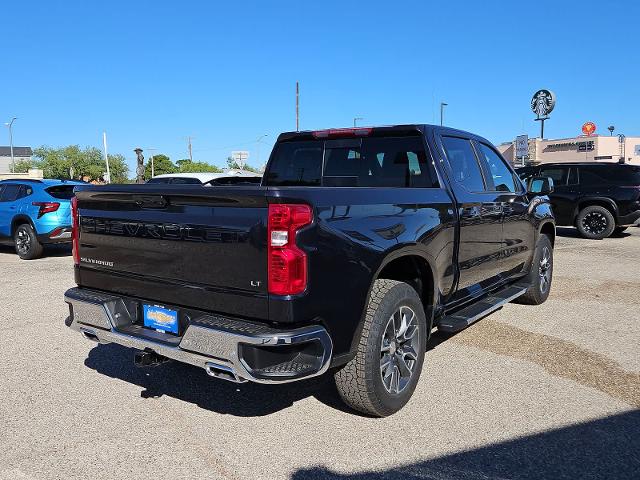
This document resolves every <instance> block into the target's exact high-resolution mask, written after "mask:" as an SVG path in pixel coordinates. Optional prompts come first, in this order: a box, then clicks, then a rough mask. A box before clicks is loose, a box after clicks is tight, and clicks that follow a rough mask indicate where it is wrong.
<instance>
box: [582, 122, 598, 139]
mask: <svg viewBox="0 0 640 480" xmlns="http://www.w3.org/2000/svg"><path fill="white" fill-rule="evenodd" d="M595 131H596V124H595V123H593V122H587V123H585V124H584V125H582V133H584V134H585V135H586V136H587V137H590V136H591V135H593V134H594V132H595Z"/></svg>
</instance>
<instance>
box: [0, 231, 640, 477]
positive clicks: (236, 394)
mask: <svg viewBox="0 0 640 480" xmlns="http://www.w3.org/2000/svg"><path fill="white" fill-rule="evenodd" d="M628 231H629V234H626V235H625V236H624V237H621V238H610V239H607V240H603V241H590V240H584V239H581V238H578V237H577V235H576V234H575V232H574V231H573V230H571V229H559V232H560V233H561V236H560V237H558V239H557V243H556V255H555V275H554V285H553V290H552V293H551V297H550V298H549V300H548V301H547V303H545V304H544V305H542V306H540V307H531V306H522V305H513V304H510V305H507V306H506V307H505V308H504V309H502V310H501V311H499V312H496V313H495V314H493V315H491V316H489V317H487V318H485V319H483V320H481V321H480V322H478V323H477V324H475V325H473V326H471V327H470V328H468V329H467V330H465V331H463V332H461V333H459V334H457V335H455V336H450V337H445V336H442V335H435V337H434V338H433V341H432V342H431V345H430V351H429V352H428V353H427V357H426V363H425V370H424V371H423V374H422V378H421V380H420V383H419V386H418V388H417V390H416V393H415V395H414V397H413V399H412V401H411V402H410V403H409V405H408V406H407V407H405V408H404V409H403V410H401V411H400V412H399V413H398V414H396V415H394V416H392V417H389V418H386V419H371V418H364V417H361V416H358V415H356V414H354V413H352V412H349V411H346V409H345V407H343V406H342V405H341V404H340V402H339V401H338V400H337V399H336V393H335V392H334V390H333V388H332V385H331V382H330V381H329V379H328V378H320V379H315V380H312V381H307V382H304V383H298V384H296V383H294V384H289V385H285V386H274V387H272V386H259V385H252V384H243V385H240V386H238V385H235V384H231V383H227V382H224V381H222V380H215V379H212V378H210V377H208V376H207V375H206V373H205V372H204V370H200V369H197V368H194V367H190V366H184V365H180V364H175V363H171V364H167V365H163V366H161V367H158V368H155V369H146V370H143V369H136V368H135V367H134V366H133V352H132V351H129V350H126V349H123V348H121V347H119V346H115V345H95V344H93V343H90V342H88V341H86V340H84V339H82V338H81V337H80V335H78V334H76V333H73V332H71V331H70V330H69V329H67V328H66V327H65V326H64V323H63V320H64V318H65V317H66V315H67V307H66V305H65V304H64V302H63V301H62V295H63V292H64V291H65V290H66V289H67V288H69V287H71V286H72V285H73V279H72V268H71V263H72V261H71V258H70V256H69V255H68V253H67V252H65V251H57V252H55V253H54V255H53V256H51V257H48V258H44V259H40V260H34V261H21V260H19V259H18V257H17V256H15V255H14V254H13V253H12V251H11V249H8V248H4V247H3V248H2V249H0V272H1V275H0V305H2V309H1V310H0V340H1V343H0V479H2V480H14V479H18V480H21V479H54V478H64V479H68V480H71V479H87V478H154V479H183V478H184V479H200V478H202V479H204V478H206V479H213V478H229V479H244V478H265V479H267V478H268V479H284V478H293V479H306V478H327V479H364V478H374V479H382V478H427V479H455V478H461V479H470V480H476V479H478V480H479V479H487V478H490V479H494V478H496V479H497V478H500V479H502V478H531V479H534V478H536V479H540V478H581V479H587V478H618V479H620V478H638V472H640V355H639V353H638V352H639V347H640V298H639V297H640V275H639V273H640V269H639V266H640V228H630V229H629V230H628Z"/></svg>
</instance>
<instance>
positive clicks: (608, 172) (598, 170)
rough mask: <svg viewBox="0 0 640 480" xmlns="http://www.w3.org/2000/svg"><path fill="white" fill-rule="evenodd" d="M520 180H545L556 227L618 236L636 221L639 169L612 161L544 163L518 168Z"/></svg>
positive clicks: (638, 215) (639, 203)
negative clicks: (549, 186)
mask: <svg viewBox="0 0 640 480" xmlns="http://www.w3.org/2000/svg"><path fill="white" fill-rule="evenodd" d="M516 172H517V173H518V175H519V176H520V178H522V179H523V180H525V181H527V180H528V179H529V178H533V177H540V176H542V177H549V178H551V179H552V180H553V185H554V186H553V193H551V194H550V195H549V198H550V200H551V205H552V206H553V213H554V215H555V217H556V223H557V225H559V226H560V225H562V226H567V227H576V228H577V229H578V231H579V232H580V234H581V235H582V236H583V237H585V238H591V239H596V240H600V239H603V238H607V237H609V236H610V235H612V234H620V233H622V232H624V231H625V230H626V229H627V227H629V226H630V225H633V224H634V223H636V222H637V221H638V220H639V219H640V166H638V165H628V164H620V163H612V162H601V163H595V162H582V163H578V162H576V163H545V164H543V165H536V166H530V167H521V168H518V169H516Z"/></svg>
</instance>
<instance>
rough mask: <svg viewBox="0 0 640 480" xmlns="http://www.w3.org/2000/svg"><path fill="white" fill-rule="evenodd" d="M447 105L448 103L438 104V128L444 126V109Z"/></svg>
mask: <svg viewBox="0 0 640 480" xmlns="http://www.w3.org/2000/svg"><path fill="white" fill-rule="evenodd" d="M447 105H449V104H448V103H444V102H440V126H441V127H442V126H443V125H444V107H446V106H447Z"/></svg>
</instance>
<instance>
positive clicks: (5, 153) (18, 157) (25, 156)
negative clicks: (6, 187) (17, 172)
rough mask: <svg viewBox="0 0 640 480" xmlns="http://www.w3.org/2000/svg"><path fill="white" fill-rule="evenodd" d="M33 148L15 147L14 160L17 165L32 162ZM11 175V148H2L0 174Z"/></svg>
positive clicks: (0, 152) (0, 148) (0, 149)
mask: <svg viewBox="0 0 640 480" xmlns="http://www.w3.org/2000/svg"><path fill="white" fill-rule="evenodd" d="M31 155H33V151H32V150H31V147H13V159H14V161H15V162H16V163H18V162H20V161H25V160H26V161H28V160H31ZM2 173H11V147H0V174H2Z"/></svg>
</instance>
